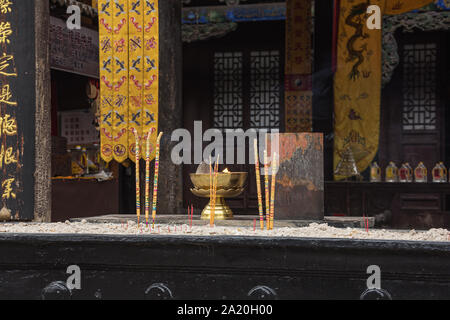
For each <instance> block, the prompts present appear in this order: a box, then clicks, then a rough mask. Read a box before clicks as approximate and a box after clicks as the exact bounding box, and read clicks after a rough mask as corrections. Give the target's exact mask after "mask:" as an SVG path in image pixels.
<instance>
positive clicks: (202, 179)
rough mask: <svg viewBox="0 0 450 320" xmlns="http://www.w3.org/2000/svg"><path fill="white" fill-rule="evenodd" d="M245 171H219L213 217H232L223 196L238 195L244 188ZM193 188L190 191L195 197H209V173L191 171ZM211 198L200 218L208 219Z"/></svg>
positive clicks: (219, 218)
mask: <svg viewBox="0 0 450 320" xmlns="http://www.w3.org/2000/svg"><path fill="white" fill-rule="evenodd" d="M247 175H248V174H247V172H231V173H219V174H218V176H217V193H216V207H215V211H214V219H216V220H230V219H233V212H232V211H231V209H230V207H229V206H228V205H227V204H226V202H225V198H235V197H238V196H240V195H241V194H242V192H244V190H245V183H246V181H247ZM190 177H191V181H192V184H193V185H194V188H192V189H191V192H192V193H193V194H194V195H196V196H197V197H202V198H210V186H209V174H202V173H200V174H199V173H192V174H191V175H190ZM211 200H212V199H210V201H209V203H208V204H207V205H206V206H205V208H204V209H203V211H202V215H201V219H202V220H209V218H210V215H211V208H212V206H211Z"/></svg>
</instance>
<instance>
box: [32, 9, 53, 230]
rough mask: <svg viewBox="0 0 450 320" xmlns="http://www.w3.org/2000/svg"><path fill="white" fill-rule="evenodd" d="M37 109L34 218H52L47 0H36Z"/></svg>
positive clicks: (48, 11)
mask: <svg viewBox="0 0 450 320" xmlns="http://www.w3.org/2000/svg"><path fill="white" fill-rule="evenodd" d="M35 17H36V18H35V35H36V38H35V39H36V41H35V43H36V112H35V125H36V128H35V133H36V135H35V141H36V147H35V173H34V181H35V182H34V185H35V189H34V203H35V206H34V219H35V221H45V222H50V221H51V179H50V178H51V152H52V151H51V100H50V97H51V79H50V43H49V24H50V8H49V2H48V1H35Z"/></svg>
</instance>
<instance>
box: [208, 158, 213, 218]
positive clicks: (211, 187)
mask: <svg viewBox="0 0 450 320" xmlns="http://www.w3.org/2000/svg"><path fill="white" fill-rule="evenodd" d="M212 206H213V172H212V160H211V156H209V225H210V226H212V223H213V217H212Z"/></svg>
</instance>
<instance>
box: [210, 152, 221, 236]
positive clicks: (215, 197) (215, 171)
mask: <svg viewBox="0 0 450 320" xmlns="http://www.w3.org/2000/svg"><path fill="white" fill-rule="evenodd" d="M219 159H220V154H219V155H218V156H217V159H216V164H215V165H214V181H213V207H212V212H211V216H210V221H209V223H210V225H211V227H212V226H214V218H215V214H216V199H217V177H218V174H219Z"/></svg>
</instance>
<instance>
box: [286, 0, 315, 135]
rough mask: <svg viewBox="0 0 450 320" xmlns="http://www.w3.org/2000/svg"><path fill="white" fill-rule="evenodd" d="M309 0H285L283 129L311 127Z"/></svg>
mask: <svg viewBox="0 0 450 320" xmlns="http://www.w3.org/2000/svg"><path fill="white" fill-rule="evenodd" d="M311 3H312V1H311V0H288V1H287V5H286V6H287V10H286V70H285V105H286V132H311V131H312V97H313V94H312V60H313V57H312V41H311V37H312V28H313V26H312V8H311Z"/></svg>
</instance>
